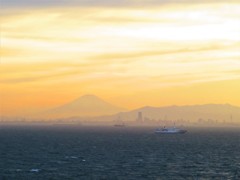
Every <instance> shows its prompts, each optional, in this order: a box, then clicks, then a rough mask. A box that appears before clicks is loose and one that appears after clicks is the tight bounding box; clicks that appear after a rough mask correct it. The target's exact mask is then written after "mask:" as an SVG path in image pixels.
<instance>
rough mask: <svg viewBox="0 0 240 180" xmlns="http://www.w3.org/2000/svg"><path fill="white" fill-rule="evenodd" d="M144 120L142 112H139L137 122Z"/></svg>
mask: <svg viewBox="0 0 240 180" xmlns="http://www.w3.org/2000/svg"><path fill="white" fill-rule="evenodd" d="M142 121H143V117H142V112H138V117H137V122H142Z"/></svg>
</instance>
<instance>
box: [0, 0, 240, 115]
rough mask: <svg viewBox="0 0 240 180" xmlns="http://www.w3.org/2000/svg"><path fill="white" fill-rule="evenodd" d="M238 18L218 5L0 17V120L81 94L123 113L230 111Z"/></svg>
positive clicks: (239, 38) (238, 53) (239, 62)
mask: <svg viewBox="0 0 240 180" xmlns="http://www.w3.org/2000/svg"><path fill="white" fill-rule="evenodd" d="M131 1H132V2H135V1H133V0H131ZM105 2H106V1H105ZM139 2H140V1H139ZM141 2H145V1H141ZM239 12H240V3H237V2H233V3H229V2H228V3H227V1H226V2H224V1H221V2H220V3H219V2H218V3H217V2H214V1H213V2H211V3H202V4H197V3H190V1H189V3H184V4H181V3H179V4H176V3H165V4H158V5H156V6H154V3H152V4H151V5H149V6H146V7H143V6H134V5H131V6H130V5H129V6H127V5H126V6H122V5H121V7H117V6H116V5H115V6H107V5H105V6H104V5H102V6H97V5H96V6H90V5H88V6H80V5H79V6H63V5H59V6H48V5H44V6H41V7H24V8H17V7H7V8H6V7H5V8H4V9H3V11H2V13H1V49H0V53H1V62H0V63H1V64H0V73H1V76H0V100H1V104H0V105H1V114H8V115H9V114H10V115H17V114H24V113H27V112H28V111H29V110H30V111H34V110H35V109H38V108H49V107H53V106H56V105H61V104H64V103H66V102H69V101H71V100H73V99H75V98H77V97H79V96H81V95H84V94H95V95H97V96H100V97H101V98H103V99H105V100H107V101H109V102H111V103H113V104H115V105H118V106H122V107H125V108H128V109H132V108H138V107H141V106H145V105H152V106H164V105H172V104H176V105H185V104H203V103H230V104H233V105H238V106H240V93H239V92H240V23H239V18H240V14H239Z"/></svg>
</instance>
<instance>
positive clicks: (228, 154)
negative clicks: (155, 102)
mask: <svg viewBox="0 0 240 180" xmlns="http://www.w3.org/2000/svg"><path fill="white" fill-rule="evenodd" d="M154 130H155V127H122V128H121V127H113V126H83V125H4V126H3V125H1V126H0V180H42V179H43V180H61V179H63V180H81V179H83V180H85V179H86V180H88V179H90V180H91V179H92V180H95V179H96V180H98V179H103V180H104V179H106V180H108V179H109V180H115V179H116V180H118V179H119V180H127V179H130V180H131V179H132V180H135V179H137V180H141V179H153V180H155V179H156V180H158V179H159V180H165V179H170V180H175V179H176V180H181V179H184V180H188V179H189V180H202V179H203V180H205V179H216V180H227V179H233V180H239V179H240V128H238V127H222V128H219V127H215V128H213V127H211V128H207V127H205V128H194V127H188V128H187V130H188V132H187V133H186V134H155V133H154Z"/></svg>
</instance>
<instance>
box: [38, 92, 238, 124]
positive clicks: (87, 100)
mask: <svg viewBox="0 0 240 180" xmlns="http://www.w3.org/2000/svg"><path fill="white" fill-rule="evenodd" d="M139 112H141V113H142V119H143V121H144V120H146V121H148V120H149V121H151V120H155V121H159V120H161V121H178V120H183V121H190V122H193V121H195V122H196V121H201V119H202V120H203V121H209V120H211V121H221V122H224V121H226V122H239V123H240V107H237V106H232V105H230V104H205V105H191V106H168V107H151V106H145V107H142V108H139V109H135V110H132V111H126V110H125V109H124V108H120V107H117V106H114V105H112V104H110V103H108V102H106V101H104V100H102V99H101V98H99V97H97V96H95V95H84V96H81V97H80V98H78V99H76V100H74V101H72V102H70V103H67V104H64V105H62V106H59V107H56V108H53V109H50V110H47V111H45V112H42V113H41V117H45V118H51V119H54V118H62V119H68V118H69V119H71V118H74V119H76V118H77V119H80V120H87V121H88V120H89V121H113V120H117V119H121V120H123V121H136V119H137V118H138V113H139Z"/></svg>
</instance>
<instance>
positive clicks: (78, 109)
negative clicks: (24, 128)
mask: <svg viewBox="0 0 240 180" xmlns="http://www.w3.org/2000/svg"><path fill="white" fill-rule="evenodd" d="M122 111H125V109H123V108H120V107H117V106H114V105H112V104H110V103H108V102H106V101H104V100H102V99H101V98H99V97H97V96H95V95H84V96H81V97H80V98H78V99H76V100H74V101H72V102H70V103H67V104H64V105H62V106H59V107H56V108H53V109H50V110H47V111H45V112H42V113H41V115H40V116H42V117H47V118H67V117H76V116H80V117H93V116H102V115H111V114H116V113H119V112H122Z"/></svg>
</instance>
